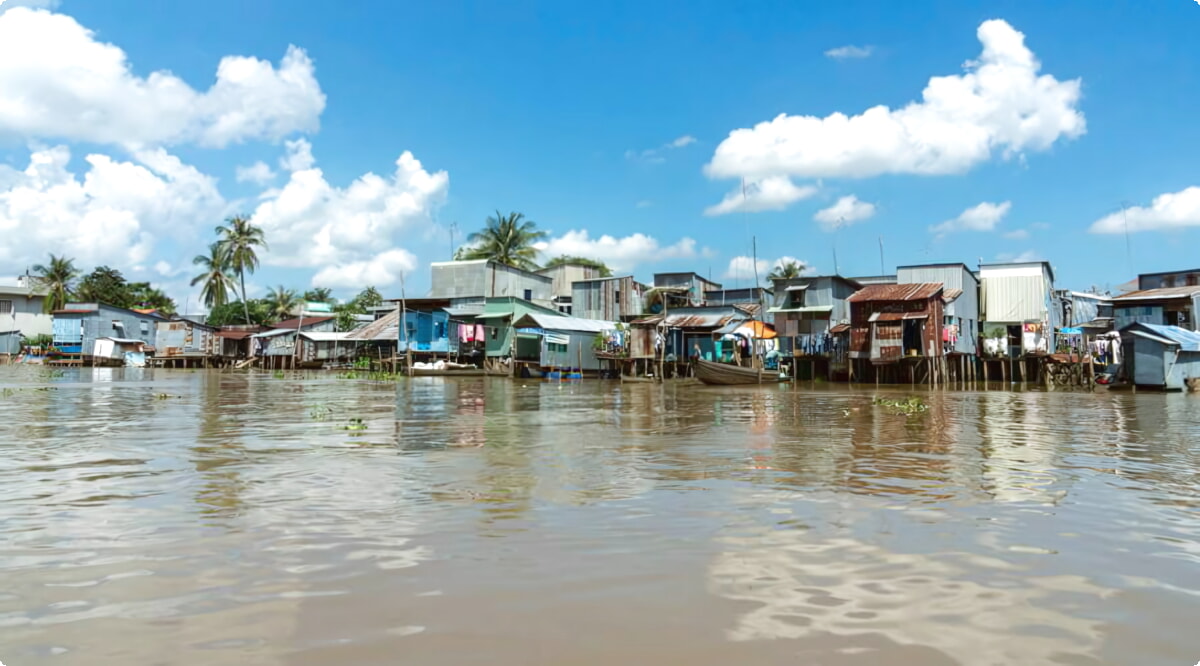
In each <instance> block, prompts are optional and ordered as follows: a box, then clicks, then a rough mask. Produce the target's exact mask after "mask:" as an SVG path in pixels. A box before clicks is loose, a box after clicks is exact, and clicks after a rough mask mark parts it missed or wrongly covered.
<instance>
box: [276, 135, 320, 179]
mask: <svg viewBox="0 0 1200 666" xmlns="http://www.w3.org/2000/svg"><path fill="white" fill-rule="evenodd" d="M283 146H284V154H283V157H281V158H279V168H281V169H283V170H284V171H290V172H293V173H294V172H296V171H307V170H309V169H311V168H312V166H313V165H314V164H316V163H317V160H316V159H314V158H313V154H312V144H311V143H309V142H308V139H295V140H293V141H285V142H284V143H283Z"/></svg>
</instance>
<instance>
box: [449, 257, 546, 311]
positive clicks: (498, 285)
mask: <svg viewBox="0 0 1200 666" xmlns="http://www.w3.org/2000/svg"><path fill="white" fill-rule="evenodd" d="M430 271H431V274H432V285H433V286H432V288H431V289H430V294H429V297H430V298H440V299H447V300H449V301H450V307H449V308H448V311H449V312H450V315H451V316H453V317H457V316H472V315H477V314H480V313H481V312H483V309H484V304H485V301H486V299H489V298H519V299H521V300H524V301H528V302H530V303H533V304H535V305H538V306H541V307H544V308H550V307H552V306H553V305H554V278H552V277H549V276H546V275H538V274H537V273H531V272H529V271H524V270H521V269H519V268H513V267H512V266H507V265H505V264H501V263H498V262H495V261H491V260H488V259H479V260H476V261H440V262H434V263H433V264H430Z"/></svg>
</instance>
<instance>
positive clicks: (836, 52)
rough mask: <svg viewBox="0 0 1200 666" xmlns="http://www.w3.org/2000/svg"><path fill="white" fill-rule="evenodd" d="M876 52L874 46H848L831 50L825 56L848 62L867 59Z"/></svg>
mask: <svg viewBox="0 0 1200 666" xmlns="http://www.w3.org/2000/svg"><path fill="white" fill-rule="evenodd" d="M874 51H875V47H874V46H869V45H868V46H854V45H853V44H847V45H846V46H839V47H837V48H836V49H829V50H828V51H826V52H825V56H826V57H829V58H833V59H834V60H848V59H851V58H866V57H869V56H870V55H871V54H872V53H873V52H874Z"/></svg>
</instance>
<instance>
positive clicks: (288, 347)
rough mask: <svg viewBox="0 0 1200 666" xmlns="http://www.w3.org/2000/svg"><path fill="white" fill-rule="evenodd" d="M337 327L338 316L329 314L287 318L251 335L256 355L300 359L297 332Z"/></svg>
mask: <svg viewBox="0 0 1200 666" xmlns="http://www.w3.org/2000/svg"><path fill="white" fill-rule="evenodd" d="M336 328H337V318H336V317H329V316H320V317H303V318H300V317H296V318H294V319H285V320H284V321H281V322H279V323H277V324H275V325H274V326H273V327H272V328H271V329H270V330H267V331H264V332H262V333H255V334H254V335H252V336H250V338H251V340H253V343H252V347H253V353H254V355H255V356H260V357H268V358H270V357H275V358H277V359H286V358H292V359H294V360H297V361H298V360H299V359H300V353H299V351H298V350H297V349H296V334H297V332H300V331H313V332H323V333H333V332H334V331H335V329H336Z"/></svg>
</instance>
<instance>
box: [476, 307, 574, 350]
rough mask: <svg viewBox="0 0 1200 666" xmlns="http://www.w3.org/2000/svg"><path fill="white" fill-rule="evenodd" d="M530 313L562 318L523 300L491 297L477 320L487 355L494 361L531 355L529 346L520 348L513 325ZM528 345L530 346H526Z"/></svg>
mask: <svg viewBox="0 0 1200 666" xmlns="http://www.w3.org/2000/svg"><path fill="white" fill-rule="evenodd" d="M527 314H539V315H550V316H555V317H557V316H561V315H559V313H558V312H556V311H554V310H551V309H550V308H546V307H542V306H540V305H536V304H534V303H531V302H529V301H527V300H525V299H523V298H514V297H512V296H506V297H503V298H489V299H487V303H486V304H485V306H484V311H483V313H482V314H480V315H479V316H477V317H475V323H476V324H477V325H481V326H483V334H484V337H485V341H484V342H485V347H486V349H487V355H488V356H489V357H492V358H501V357H519V356H529V355H530V353H531V352H530V351H529V349H528V348H527V347H523V346H521V341H520V340H518V339H517V336H516V333H515V331H514V329H513V325H512V323H513V322H514V321H516V320H518V319H520V318H521V317H524V316H525V315H527ZM526 344H528V343H526Z"/></svg>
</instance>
